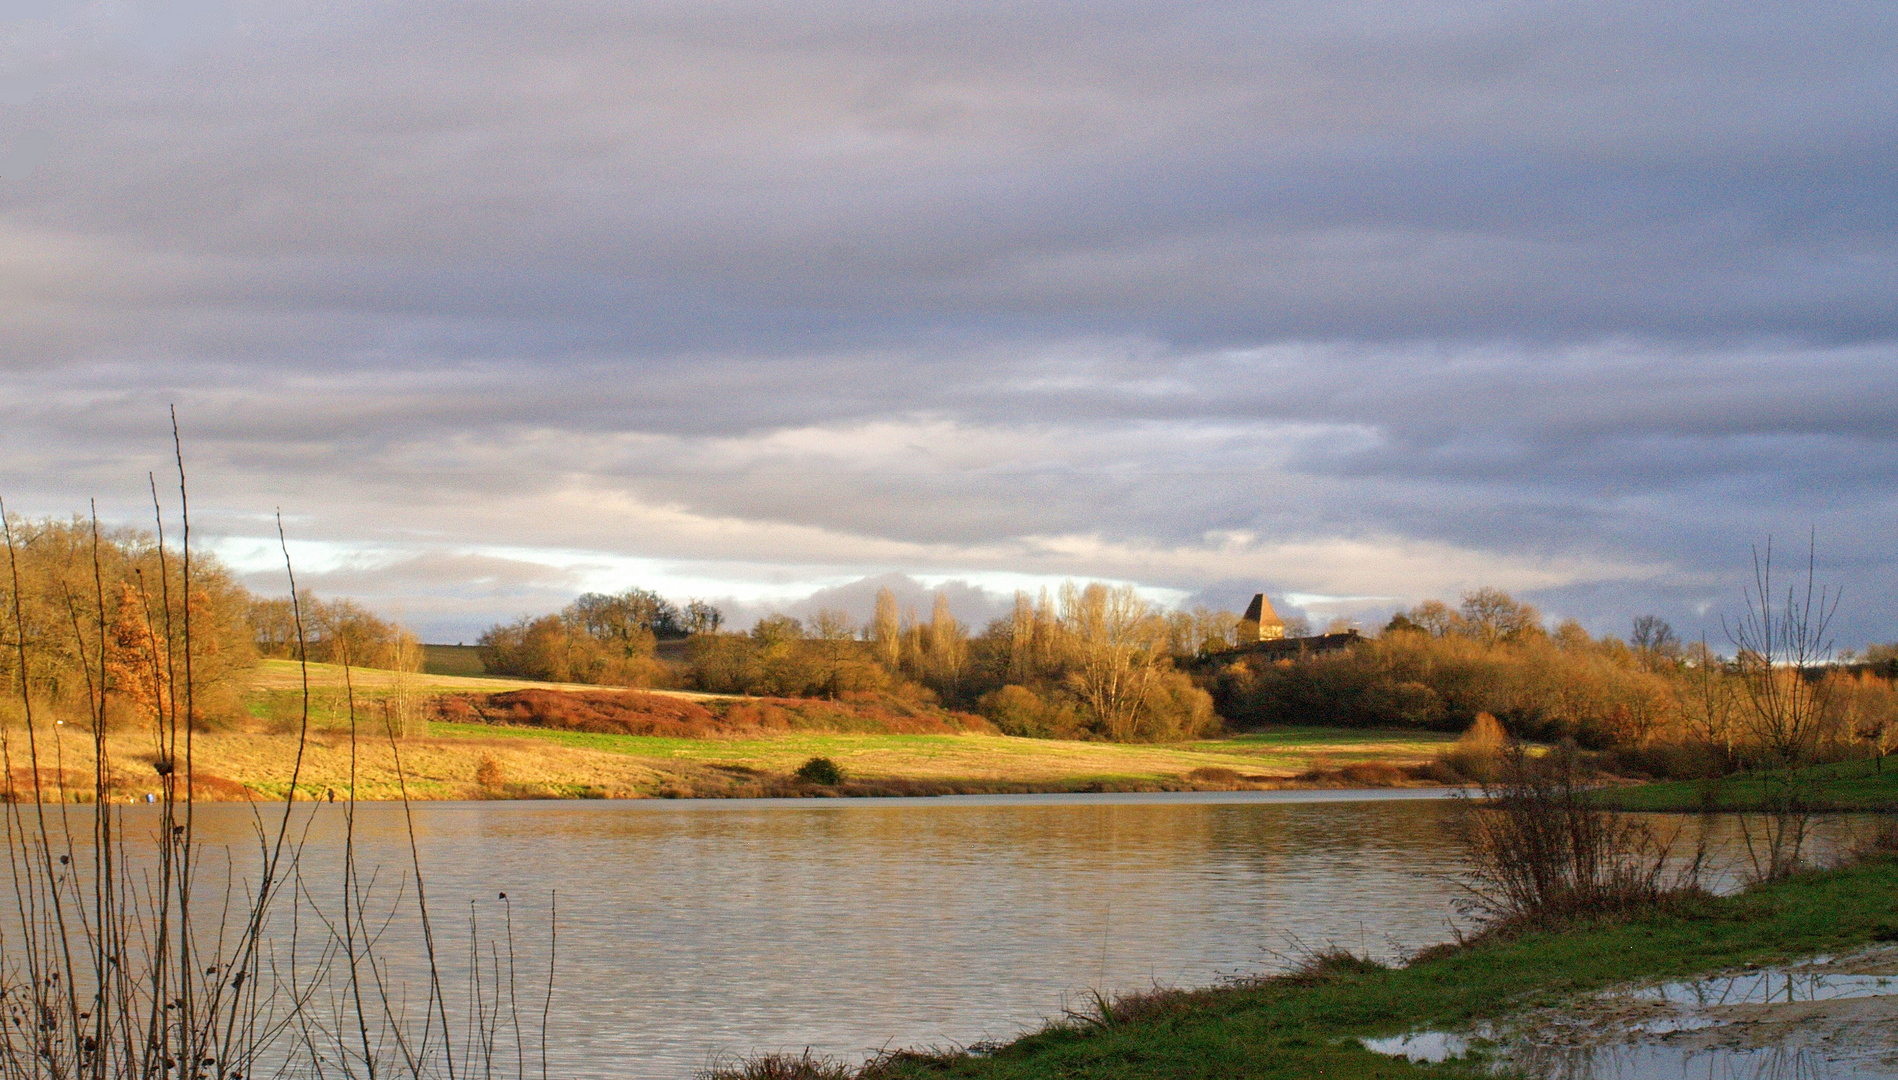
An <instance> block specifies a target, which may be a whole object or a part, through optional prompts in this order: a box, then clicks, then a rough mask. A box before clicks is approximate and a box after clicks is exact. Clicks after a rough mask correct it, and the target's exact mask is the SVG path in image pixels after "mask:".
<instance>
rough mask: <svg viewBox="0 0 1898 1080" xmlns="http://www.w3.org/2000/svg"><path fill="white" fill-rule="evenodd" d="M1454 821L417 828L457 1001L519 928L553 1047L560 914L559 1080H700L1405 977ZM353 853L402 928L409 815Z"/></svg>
mask: <svg viewBox="0 0 1898 1080" xmlns="http://www.w3.org/2000/svg"><path fill="white" fill-rule="evenodd" d="M1441 795H1442V793H1440V792H1415V791H1369V792H1364V791H1360V792H1239V793H1167V794H1109V795H1071V796H1063V795H1031V796H961V797H950V798H934V799H853V800H844V799H803V800H799V799H787V800H731V801H711V800H707V801H691V800H681V801H664V800H648V801H634V802H487V803H418V804H415V805H414V807H413V810H412V813H413V815H414V823H415V829H416V837H417V843H418V846H419V850H420V853H421V862H422V866H423V870H424V872H425V874H426V881H427V887H428V895H429V901H430V908H431V910H432V911H433V912H434V916H435V921H436V928H437V934H438V935H440V937H439V940H440V941H441V942H442V945H441V953H442V955H443V956H444V958H445V960H446V966H447V967H448V969H449V971H448V985H450V986H451V987H454V986H458V985H461V981H460V979H461V973H462V972H463V971H465V968H466V964H467V956H468V952H469V940H470V939H469V930H468V923H469V917H470V914H471V913H472V914H474V915H476V916H477V917H478V919H479V922H480V928H479V931H478V933H477V936H478V938H479V940H480V941H481V942H482V943H483V945H482V947H483V949H484V950H487V949H488V948H490V945H489V943H490V942H492V943H494V944H495V945H496V946H503V945H504V938H505V933H504V931H505V927H506V926H507V914H508V912H507V908H508V906H511V907H512V927H513V935H514V940H515V942H516V945H517V952H518V955H519V957H520V958H521V959H520V962H519V964H518V965H517V972H516V979H517V983H518V994H519V996H520V999H521V1001H522V1003H523V1008H522V1011H523V1012H524V1013H526V1014H528V1017H529V1020H530V1021H533V1020H538V1017H539V1013H540V1008H541V1001H542V994H544V993H545V980H546V968H545V956H546V955H547V937H548V934H547V931H548V924H549V920H548V904H549V897H550V894H551V893H553V892H554V891H556V890H557V891H558V896H559V918H558V928H559V945H558V949H557V950H556V951H555V955H556V956H557V967H558V970H557V972H556V978H555V985H554V991H553V997H552V1007H551V1015H552V1022H551V1024H550V1039H549V1057H550V1062H551V1065H552V1072H553V1073H554V1074H555V1075H560V1076H574V1077H609V1076H610V1077H630V1078H649V1077H650V1078H659V1077H667V1078H682V1077H689V1076H691V1075H692V1073H693V1072H695V1071H696V1070H698V1069H700V1068H702V1067H704V1066H705V1065H707V1064H708V1063H710V1062H711V1061H712V1060H713V1059H715V1058H716V1057H718V1056H720V1055H733V1054H741V1053H755V1052H760V1051H768V1050H781V1051H788V1052H792V1053H796V1052H799V1051H802V1050H803V1049H805V1048H806V1047H809V1048H811V1049H813V1050H814V1051H816V1052H819V1053H825V1054H834V1055H837V1056H840V1057H845V1058H851V1059H858V1058H861V1057H863V1056H865V1055H866V1054H868V1053H871V1052H874V1051H875V1050H877V1049H879V1048H883V1047H890V1048H895V1047H904V1046H923V1045H950V1044H956V1045H967V1044H969V1043H973V1042H978V1041H984V1040H1005V1039H1008V1038H1010V1037H1011V1036H1014V1035H1016V1034H1019V1033H1020V1032H1022V1031H1023V1030H1026V1029H1030V1028H1033V1027H1035V1026H1038V1024H1039V1023H1040V1021H1041V1020H1042V1019H1044V1018H1047V1017H1052V1016H1058V1015H1060V1013H1061V1012H1062V1010H1063V1008H1064V1007H1069V1006H1073V1007H1076V1008H1079V1007H1082V1006H1084V1005H1085V1003H1086V1000H1087V998H1086V995H1087V994H1088V993H1089V992H1091V991H1096V990H1098V991H1102V992H1107V993H1112V992H1114V991H1126V990H1137V989H1143V988H1146V987H1149V986H1151V985H1153V984H1155V983H1161V984H1170V985H1180V986H1194V985H1204V984H1208V983H1212V982H1215V981H1217V980H1219V979H1221V978H1225V977H1230V976H1238V975H1251V974H1258V973H1264V972H1269V971H1273V970H1277V969H1280V968H1283V967H1284V966H1286V964H1287V963H1288V962H1289V959H1290V958H1295V957H1296V955H1297V954H1298V953H1299V952H1300V951H1301V950H1304V949H1309V948H1317V947H1323V946H1326V945H1331V944H1337V945H1343V946H1345V947H1348V948H1350V949H1352V950H1354V951H1361V952H1368V953H1370V954H1371V955H1373V956H1376V957H1378V958H1380V959H1386V960H1389V959H1396V958H1399V957H1401V956H1402V955H1403V954H1404V953H1406V952H1407V951H1413V950H1415V949H1418V948H1420V947H1423V946H1427V945H1430V944H1434V943H1436V942H1440V941H1443V940H1446V939H1447V938H1449V937H1450V936H1451V928H1450V920H1451V918H1452V916H1453V908H1452V900H1453V899H1454V896H1455V891H1456V890H1455V887H1454V885H1453V884H1452V883H1451V882H1450V880H1449V875H1450V874H1452V873H1454V872H1455V871H1456V870H1457V868H1458V865H1459V855H1458V852H1457V850H1456V847H1455V845H1454V843H1453V842H1452V841H1451V840H1450V839H1449V837H1448V835H1447V830H1446V828H1445V825H1446V823H1447V822H1448V820H1449V819H1450V818H1451V817H1452V816H1453V815H1454V814H1456V813H1458V812H1460V810H1461V807H1459V806H1458V805H1457V804H1456V803H1455V802H1453V801H1451V800H1447V799H1444V798H1442V797H1441ZM343 810H344V807H343V806H341V805H336V806H322V807H317V808H315V809H314V813H315V819H314V821H313V822H312V823H311V829H310V832H309V837H310V839H309V842H308V845H307V848H306V854H305V858H304V867H303V873H304V877H305V879H306V881H308V882H310V883H311V884H312V885H313V887H314V888H315V889H316V890H317V893H318V898H319V901H320V900H321V898H322V897H321V894H322V893H323V892H324V890H325V889H326V888H328V887H330V886H331V885H332V884H336V885H338V891H340V888H339V883H340V873H339V872H338V871H337V870H336V869H335V865H336V860H335V858H334V854H333V853H334V852H336V851H339V850H340V847H341V845H340V844H339V843H338V840H339V838H340V828H341V824H342V821H343ZM309 812H311V811H310V810H309V809H308V808H305V809H303V810H300V811H299V813H309ZM198 813H199V815H200V817H199V835H200V837H201V838H202V839H203V840H204V842H205V843H206V844H209V845H212V846H219V845H223V844H227V843H229V844H231V845H232V846H233V847H234V848H236V849H240V850H241V849H242V848H243V847H244V846H245V844H246V843H247V841H246V840H245V837H246V835H247V834H248V833H249V832H250V829H251V826H250V821H251V817H250V809H249V808H248V807H242V806H235V805H207V806H200V807H199V809H198ZM128 824H129V821H128ZM356 830H357V840H358V850H359V852H360V860H361V862H362V864H363V865H365V866H381V867H382V868H383V869H384V872H383V876H382V878H381V880H380V881H379V883H378V885H377V889H378V896H379V897H380V898H381V899H380V900H379V901H378V902H382V903H393V902H394V900H395V899H396V896H397V890H398V887H400V886H401V882H402V879H403V878H404V877H405V875H406V874H407V867H408V865H409V859H408V833H407V829H406V826H405V822H404V817H403V808H402V807H401V806H400V805H397V804H386V803H369V804H362V805H361V806H359V807H358V809H357V821H356ZM252 850H254V847H253V848H252ZM240 861H241V858H240ZM502 893H506V894H507V895H508V897H509V899H508V900H507V901H506V903H505V904H504V903H503V902H502V901H501V899H500V894H502ZM372 906H373V905H372ZM379 952H380V954H381V955H383V956H384V957H387V958H390V959H392V960H393V961H394V963H395V965H396V967H397V968H398V969H400V970H406V971H407V972H408V973H409V974H410V976H411V977H412V978H413V977H414V975H415V970H416V969H415V968H414V966H413V965H414V960H415V958H416V957H417V956H418V955H419V952H420V946H419V934H418V932H417V928H416V926H415V925H413V924H412V923H411V922H408V921H404V920H398V921H397V922H396V923H395V924H394V925H393V926H392V927H391V928H390V929H389V931H388V932H387V934H386V935H385V937H384V939H383V941H382V943H381V945H380V948H379ZM503 959H504V956H503ZM411 985H412V986H415V987H417V988H418V989H419V986H420V983H419V982H412V983H411ZM459 1000H460V999H459V998H458V997H451V1001H459ZM530 1071H531V1070H530Z"/></svg>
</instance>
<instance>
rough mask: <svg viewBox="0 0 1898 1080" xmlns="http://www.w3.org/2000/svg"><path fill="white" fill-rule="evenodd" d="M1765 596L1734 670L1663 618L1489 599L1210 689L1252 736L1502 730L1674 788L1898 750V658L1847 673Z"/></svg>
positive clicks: (1804, 618) (1474, 598) (1806, 621)
mask: <svg viewBox="0 0 1898 1080" xmlns="http://www.w3.org/2000/svg"><path fill="white" fill-rule="evenodd" d="M1762 593H1763V595H1765V596H1766V601H1765V602H1762V601H1759V600H1757V599H1751V597H1750V599H1751V603H1752V605H1753V609H1754V610H1755V612H1756V613H1757V612H1758V611H1760V610H1761V609H1764V610H1765V611H1766V613H1767V614H1766V616H1765V619H1764V621H1763V622H1762V621H1761V617H1760V616H1759V615H1758V614H1756V615H1755V616H1754V618H1755V622H1754V624H1753V625H1751V626H1750V627H1749V626H1748V625H1747V624H1746V623H1745V622H1744V620H1742V621H1738V622H1736V623H1735V625H1734V628H1733V640H1732V641H1730V642H1729V643H1728V644H1729V645H1730V646H1731V648H1732V651H1731V655H1725V654H1722V653H1721V652H1719V651H1717V650H1716V649H1714V648H1713V647H1712V646H1710V645H1709V643H1708V642H1706V641H1704V640H1701V641H1693V642H1686V641H1683V640H1682V639H1681V637H1680V635H1679V634H1678V633H1676V632H1675V630H1674V629H1673V627H1671V626H1670V625H1668V623H1667V622H1666V621H1665V620H1663V619H1661V618H1659V617H1657V616H1652V615H1649V616H1643V617H1641V618H1637V619H1635V620H1634V621H1633V623H1632V625H1631V627H1630V633H1629V635H1628V637H1627V638H1626V639H1625V640H1624V639H1622V638H1619V637H1616V636H1613V635H1604V636H1602V637H1599V638H1597V637H1594V636H1591V635H1590V634H1589V633H1588V631H1587V630H1586V629H1584V628H1583V627H1582V626H1581V625H1580V624H1579V623H1576V622H1575V621H1573V620H1565V621H1563V622H1561V623H1560V624H1558V625H1557V626H1555V628H1554V629H1553V630H1551V629H1548V628H1547V627H1546V626H1545V623H1544V620H1543V618H1542V616H1541V613H1540V612H1538V611H1537V610H1536V609H1535V608H1534V607H1533V606H1532V605H1529V604H1524V603H1521V602H1518V601H1516V600H1515V599H1514V598H1512V597H1510V596H1509V595H1508V594H1507V593H1504V592H1502V591H1500V590H1496V589H1479V590H1476V591H1474V592H1471V593H1469V594H1467V595H1465V596H1464V597H1463V599H1462V603H1461V604H1460V605H1458V606H1456V607H1451V606H1449V605H1447V604H1445V603H1443V602H1440V601H1428V602H1425V603H1423V604H1419V605H1417V606H1416V607H1413V608H1410V609H1409V610H1407V611H1403V612H1400V613H1398V614H1397V615H1395V616H1394V617H1393V618H1392V619H1391V620H1390V621H1389V623H1388V624H1386V625H1385V626H1384V627H1383V629H1382V632H1381V633H1378V634H1376V635H1374V636H1371V637H1369V638H1367V639H1365V640H1364V641H1363V642H1362V643H1361V644H1359V645H1357V646H1356V647H1354V648H1351V649H1348V650H1343V651H1339V652H1333V653H1326V654H1322V655H1315V656H1310V657H1303V658H1299V659H1296V660H1289V659H1275V658H1272V657H1268V656H1264V655H1246V654H1234V655H1230V656H1226V657H1218V658H1215V659H1213V660H1212V661H1211V662H1208V663H1206V664H1204V665H1202V666H1201V668H1200V673H1201V678H1202V680H1203V682H1204V683H1205V684H1206V685H1207V686H1208V687H1209V688H1210V689H1211V690H1212V692H1213V694H1214V696H1215V698H1216V700H1217V702H1218V707H1219V712H1220V714H1221V715H1222V716H1224V717H1226V718H1227V719H1228V720H1229V721H1230V722H1233V723H1235V724H1238V725H1241V726H1262V725H1270V724H1290V723H1299V724H1317V725H1327V726H1342V727H1420V728H1429V729H1434V730H1440V731H1462V730H1465V729H1468V728H1470V727H1471V726H1472V725H1473V724H1475V723H1476V722H1477V721H1478V719H1479V718H1480V717H1485V716H1487V717H1492V718H1494V719H1495V720H1496V721H1499V722H1500V723H1501V725H1502V726H1503V728H1504V729H1505V730H1506V731H1508V733H1509V734H1511V735H1513V736H1516V737H1519V738H1526V739H1536V740H1544V741H1559V740H1565V739H1572V740H1574V741H1575V742H1576V743H1578V744H1579V745H1581V746H1583V747H1586V748H1593V749H1601V750H1619V751H1629V752H1635V753H1644V754H1646V755H1647V757H1648V761H1649V764H1650V765H1652V766H1653V771H1659V772H1664V773H1669V774H1680V775H1718V774H1721V773H1724V772H1727V771H1731V770H1732V769H1734V768H1738V767H1742V766H1756V765H1761V764H1780V763H1787V762H1798V761H1811V760H1819V759H1825V758H1839V757H1845V756H1852V755H1856V754H1860V753H1869V754H1872V755H1874V756H1877V757H1879V758H1881V759H1882V757H1883V756H1884V755H1886V754H1888V753H1890V752H1891V751H1892V750H1894V749H1898V690H1895V689H1894V684H1893V678H1892V676H1893V675H1894V674H1898V670H1894V669H1898V664H1894V663H1893V661H1894V660H1898V647H1894V646H1878V647H1874V648H1873V649H1871V650H1869V651H1868V652H1867V654H1866V655H1865V656H1864V657H1857V656H1850V655H1846V656H1841V657H1836V658H1835V657H1833V656H1832V655H1831V653H1830V649H1829V645H1827V644H1826V643H1825V639H1824V637H1823V629H1824V628H1823V626H1822V625H1817V624H1816V620H1815V618H1814V617H1813V615H1811V614H1809V613H1808V614H1802V613H1801V612H1800V611H1798V610H1797V609H1795V610H1793V611H1791V613H1790V614H1789V612H1788V609H1787V606H1786V605H1785V604H1784V603H1779V602H1777V600H1776V598H1775V597H1774V596H1773V595H1772V594H1771V593H1770V591H1766V590H1762ZM1802 622H1803V629H1802ZM1802 643H1803V644H1802Z"/></svg>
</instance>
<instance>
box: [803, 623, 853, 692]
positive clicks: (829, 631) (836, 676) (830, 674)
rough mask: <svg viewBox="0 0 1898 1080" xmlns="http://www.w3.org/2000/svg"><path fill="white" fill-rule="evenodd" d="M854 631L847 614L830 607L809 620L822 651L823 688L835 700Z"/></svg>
mask: <svg viewBox="0 0 1898 1080" xmlns="http://www.w3.org/2000/svg"><path fill="white" fill-rule="evenodd" d="M855 632H856V628H855V627H853V626H852V625H851V624H850V616H849V615H847V614H845V613H844V612H841V611H836V610H833V609H830V608H826V609H824V610H823V611H820V612H818V613H817V617H816V618H815V619H814V620H812V622H811V636H812V637H815V638H816V639H817V640H818V642H819V643H820V644H819V647H820V648H822V649H823V652H824V690H825V693H826V694H827V695H828V696H829V697H830V698H831V699H832V700H836V697H837V689H838V686H839V684H840V683H842V682H843V673H844V666H845V665H846V664H847V663H849V661H850V654H851V649H852V644H853V642H852V638H853V636H854V634H855Z"/></svg>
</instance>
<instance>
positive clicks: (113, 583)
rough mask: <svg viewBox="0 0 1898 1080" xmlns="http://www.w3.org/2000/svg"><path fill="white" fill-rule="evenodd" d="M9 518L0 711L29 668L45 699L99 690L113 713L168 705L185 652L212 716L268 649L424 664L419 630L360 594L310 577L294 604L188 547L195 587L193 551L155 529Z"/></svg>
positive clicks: (234, 702)
mask: <svg viewBox="0 0 1898 1080" xmlns="http://www.w3.org/2000/svg"><path fill="white" fill-rule="evenodd" d="M6 531H7V533H8V544H7V547H8V558H7V566H6V567H4V568H0V613H3V617H0V691H4V696H0V714H6V715H10V711H11V710H15V709H17V708H18V704H19V701H20V693H19V691H20V688H21V682H22V680H24V681H25V683H26V688H27V690H28V691H29V693H30V695H31V696H32V697H33V698H34V699H36V700H44V701H48V702H53V703H59V704H77V703H81V702H85V701H87V700H88V698H89V697H90V699H91V700H93V701H95V702H97V701H101V700H102V701H103V707H104V708H105V710H106V713H107V715H108V716H120V715H127V714H130V715H132V716H135V717H136V718H139V719H141V720H143V719H149V718H150V716H152V715H155V714H156V713H157V712H159V711H161V710H162V711H164V712H165V713H166V714H167V715H169V714H170V713H171V708H172V700H171V699H172V698H173V697H174V696H180V695H181V694H182V690H181V689H179V688H180V687H182V685H183V680H184V672H185V669H186V666H187V663H188V664H189V667H190V671H191V689H192V692H191V695H190V696H191V698H192V702H193V707H194V709H195V710H196V713H197V717H196V718H198V719H203V718H206V717H217V716H226V715H234V714H235V713H237V712H239V711H240V710H241V703H240V701H239V697H240V695H241V693H242V691H243V689H244V681H245V677H246V676H247V675H248V674H249V673H250V671H251V670H252V668H254V667H255V666H256V663H257V660H258V659H259V658H260V657H266V658H268V657H274V658H287V659H294V658H296V657H298V656H304V657H307V658H308V659H309V660H312V661H318V662H332V663H341V662H345V661H347V662H349V663H352V664H355V665H358V666H362V667H385V668H399V669H403V670H411V671H414V670H420V668H421V666H422V650H421V645H420V643H419V642H418V641H417V640H416V638H415V636H414V635H413V634H411V633H409V632H408V631H406V630H404V629H403V628H402V627H401V626H399V625H397V624H396V623H394V622H391V621H389V620H387V619H383V618H380V617H378V616H376V615H374V614H373V613H371V612H370V611H368V610H367V609H366V608H364V607H362V606H361V605H360V604H357V603H356V602H354V601H352V600H322V599H319V598H317V597H316V596H314V595H313V594H311V593H310V592H308V591H307V590H305V591H302V592H300V593H299V594H298V597H297V603H296V604H295V605H294V606H293V605H292V603H291V600H290V598H289V597H282V598H267V597H259V596H257V595H255V594H253V593H251V592H250V591H249V590H248V589H246V588H244V587H243V585H241V584H239V583H238V581H237V579H236V577H235V576H234V575H233V574H232V573H231V571H230V570H229V568H227V567H225V566H224V565H223V564H222V563H220V562H219V561H218V560H217V559H216V558H214V557H212V556H211V555H209V554H207V553H204V552H200V551H195V550H194V551H193V552H192V553H191V565H190V588H189V590H188V593H187V589H186V587H185V576H186V567H185V562H184V559H183V555H182V552H180V551H179V550H178V549H177V548H176V547H175V546H173V545H170V544H164V545H161V544H160V542H159V538H158V537H157V536H156V535H154V534H152V533H149V532H144V531H141V530H137V529H96V528H95V526H94V525H93V523H91V522H89V521H85V520H81V519H72V520H67V521H59V520H52V519H48V520H43V521H31V520H25V519H19V518H11V519H9V520H8V521H7V522H6ZM187 611H189V614H190V624H191V633H190V635H189V641H188V642H187V640H186V634H185V632H184V627H185V621H186V620H185V616H186V613H187ZM299 613H300V614H301V617H302V635H301V641H302V645H301V646H300V647H299V644H298V642H299V635H298V632H297V621H298V620H297V615H298V614H299ZM16 616H17V617H16ZM101 626H103V627H104V631H103V633H102V632H101V630H100V627H101ZM22 652H24V653H25V655H26V657H27V662H26V666H25V670H24V672H23V671H22V668H21V655H22ZM179 704H182V703H179Z"/></svg>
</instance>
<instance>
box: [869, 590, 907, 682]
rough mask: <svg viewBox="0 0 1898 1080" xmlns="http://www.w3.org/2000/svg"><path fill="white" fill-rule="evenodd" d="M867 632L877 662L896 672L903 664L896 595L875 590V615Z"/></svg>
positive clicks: (888, 591) (900, 624)
mask: <svg viewBox="0 0 1898 1080" xmlns="http://www.w3.org/2000/svg"><path fill="white" fill-rule="evenodd" d="M868 630H869V637H870V643H871V646H872V648H874V649H875V650H876V658H877V660H878V661H880V662H881V663H882V664H883V666H884V667H886V668H889V669H890V670H891V671H896V670H898V667H899V665H901V664H902V662H903V622H902V618H901V616H899V615H898V614H897V608H896V594H895V593H893V592H891V591H890V590H889V589H888V588H882V589H878V590H877V606H876V613H875V614H874V615H872V616H871V618H870V625H869V627H868Z"/></svg>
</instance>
